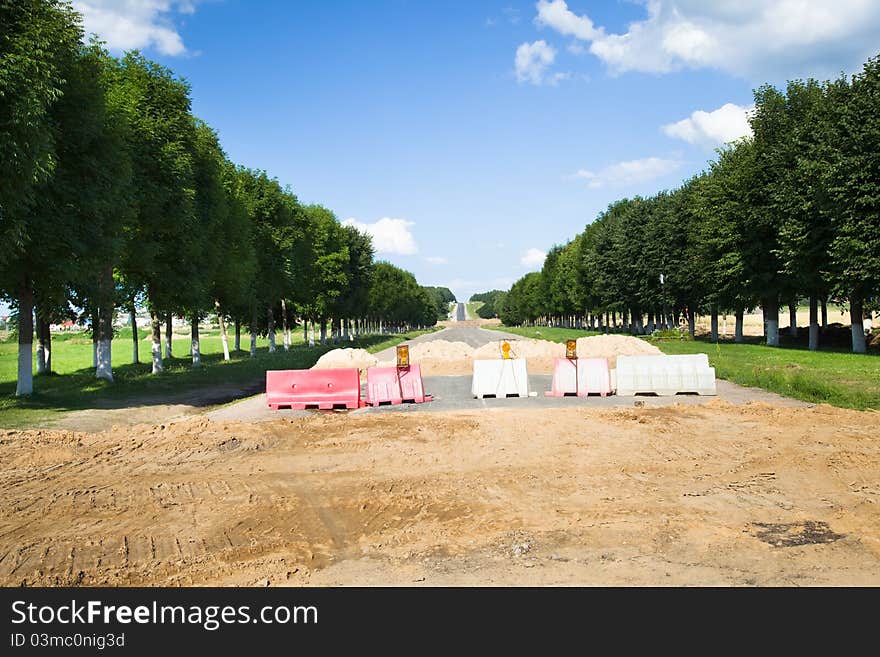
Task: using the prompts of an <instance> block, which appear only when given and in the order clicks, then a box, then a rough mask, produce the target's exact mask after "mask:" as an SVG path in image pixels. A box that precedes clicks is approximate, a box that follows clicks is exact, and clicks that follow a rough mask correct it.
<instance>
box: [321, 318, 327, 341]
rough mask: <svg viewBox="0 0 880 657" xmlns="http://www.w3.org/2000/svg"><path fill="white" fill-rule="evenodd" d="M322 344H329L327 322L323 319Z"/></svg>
mask: <svg viewBox="0 0 880 657" xmlns="http://www.w3.org/2000/svg"><path fill="white" fill-rule="evenodd" d="M321 344H327V320H326V319H324V318H321Z"/></svg>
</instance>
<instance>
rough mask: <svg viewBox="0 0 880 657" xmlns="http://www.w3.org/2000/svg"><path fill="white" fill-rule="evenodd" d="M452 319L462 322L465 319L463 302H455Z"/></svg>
mask: <svg viewBox="0 0 880 657" xmlns="http://www.w3.org/2000/svg"><path fill="white" fill-rule="evenodd" d="M453 319H454V320H455V321H456V322H463V321H464V320H465V319H467V317H466V315H465V312H464V304H463V303H457V304H455V317H453Z"/></svg>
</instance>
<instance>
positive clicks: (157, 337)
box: [150, 313, 163, 374]
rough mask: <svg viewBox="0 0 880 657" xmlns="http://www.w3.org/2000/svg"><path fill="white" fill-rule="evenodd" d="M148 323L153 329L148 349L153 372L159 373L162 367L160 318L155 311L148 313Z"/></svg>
mask: <svg viewBox="0 0 880 657" xmlns="http://www.w3.org/2000/svg"><path fill="white" fill-rule="evenodd" d="M150 324H151V325H152V329H153V340H152V343H151V344H150V351H151V354H152V357H153V370H152V373H153V374H159V373H160V372H161V371H162V369H163V365H162V319H161V318H160V317H159V315H157V314H156V313H150Z"/></svg>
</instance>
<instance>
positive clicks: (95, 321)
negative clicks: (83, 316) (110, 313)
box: [92, 312, 101, 369]
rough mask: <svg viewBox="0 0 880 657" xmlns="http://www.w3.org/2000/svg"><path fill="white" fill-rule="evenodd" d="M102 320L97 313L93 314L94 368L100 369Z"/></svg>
mask: <svg viewBox="0 0 880 657" xmlns="http://www.w3.org/2000/svg"><path fill="white" fill-rule="evenodd" d="M100 321H101V320H100V319H99V317H98V313H97V312H93V313H92V368H94V369H98V324H99V322H100Z"/></svg>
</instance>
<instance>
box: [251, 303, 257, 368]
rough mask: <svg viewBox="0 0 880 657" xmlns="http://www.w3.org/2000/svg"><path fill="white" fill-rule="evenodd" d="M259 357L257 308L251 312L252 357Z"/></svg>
mask: <svg viewBox="0 0 880 657" xmlns="http://www.w3.org/2000/svg"><path fill="white" fill-rule="evenodd" d="M256 357H257V309H256V307H254V310H253V313H252V314H251V358H256Z"/></svg>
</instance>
